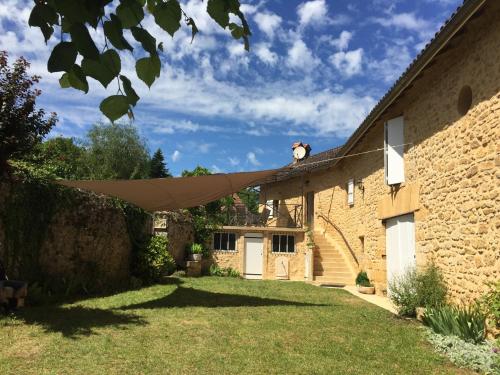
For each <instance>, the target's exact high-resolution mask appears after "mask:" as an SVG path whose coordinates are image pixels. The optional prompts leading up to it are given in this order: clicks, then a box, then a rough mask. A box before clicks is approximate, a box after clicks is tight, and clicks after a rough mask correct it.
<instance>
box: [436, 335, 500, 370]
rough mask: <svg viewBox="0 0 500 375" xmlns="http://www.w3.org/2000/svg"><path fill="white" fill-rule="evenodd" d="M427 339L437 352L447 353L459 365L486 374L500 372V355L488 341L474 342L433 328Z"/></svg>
mask: <svg viewBox="0 0 500 375" xmlns="http://www.w3.org/2000/svg"><path fill="white" fill-rule="evenodd" d="M427 339H428V340H429V342H430V343H431V344H432V345H433V346H434V348H435V349H436V351H437V352H439V353H441V354H444V355H446V356H447V357H448V358H449V359H450V361H451V362H453V363H454V364H455V365H456V366H458V367H468V368H470V369H472V370H474V371H478V372H482V373H485V374H498V373H499V371H500V362H498V361H499V357H500V355H499V354H497V353H495V352H494V348H493V347H492V346H491V344H489V343H488V342H484V343H481V344H478V345H477V344H472V343H470V342H466V341H463V340H461V339H460V338H458V337H456V336H443V335H440V334H437V333H435V332H433V331H431V330H429V331H428V334H427Z"/></svg>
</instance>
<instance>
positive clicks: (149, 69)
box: [135, 55, 161, 87]
mask: <svg viewBox="0 0 500 375" xmlns="http://www.w3.org/2000/svg"><path fill="white" fill-rule="evenodd" d="M135 70H136V72H137V77H139V78H140V79H141V80H142V81H143V82H144V83H145V84H146V85H148V87H151V85H152V84H153V82H154V81H155V79H156V78H158V77H159V76H160V70H161V62H160V59H159V57H158V56H154V55H153V56H151V57H144V58H142V59H139V60H137V62H136V64H135Z"/></svg>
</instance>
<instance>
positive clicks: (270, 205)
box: [265, 199, 280, 217]
mask: <svg viewBox="0 0 500 375" xmlns="http://www.w3.org/2000/svg"><path fill="white" fill-rule="evenodd" d="M279 204H280V201H279V200H277V199H274V200H268V201H267V202H266V207H265V208H266V209H268V210H269V217H278V213H279Z"/></svg>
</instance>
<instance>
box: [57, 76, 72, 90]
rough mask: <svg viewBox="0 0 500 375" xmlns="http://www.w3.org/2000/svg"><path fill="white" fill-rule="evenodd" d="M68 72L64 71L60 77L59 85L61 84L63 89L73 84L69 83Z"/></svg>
mask: <svg viewBox="0 0 500 375" xmlns="http://www.w3.org/2000/svg"><path fill="white" fill-rule="evenodd" d="M68 76H69V75H68V73H64V74H63V75H62V76H61V78H59V86H61V87H62V88H63V89H67V88H69V87H71V84H70V83H69V77H68Z"/></svg>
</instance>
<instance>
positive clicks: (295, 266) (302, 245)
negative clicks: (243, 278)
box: [211, 227, 306, 281]
mask: <svg viewBox="0 0 500 375" xmlns="http://www.w3.org/2000/svg"><path fill="white" fill-rule="evenodd" d="M269 229H270V228H269ZM223 231H224V232H228V233H235V234H236V249H235V250H234V251H223V250H212V259H211V262H212V263H215V264H217V265H218V266H219V267H224V268H226V267H231V268H233V269H235V270H237V271H239V272H240V274H242V275H243V274H244V273H245V260H244V254H245V233H252V232H258V233H262V234H263V243H264V250H263V273H262V278H263V279H269V280H275V279H277V278H278V275H277V273H276V269H275V266H276V258H278V257H284V258H286V259H287V260H288V278H287V279H288V280H296V281H304V274H305V264H306V263H305V256H306V241H305V233H304V231H303V230H294V231H284V230H280V229H279V228H274V230H263V229H258V228H242V227H240V228H226V229H224V230H223ZM273 234H287V235H293V236H294V237H295V252H294V253H273V251H272V242H271V241H272V236H273Z"/></svg>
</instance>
